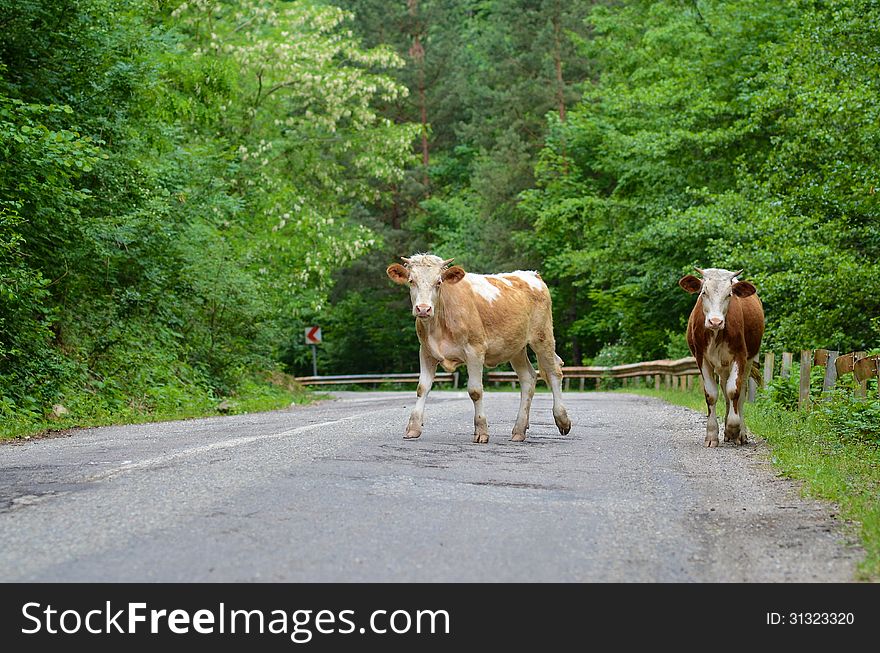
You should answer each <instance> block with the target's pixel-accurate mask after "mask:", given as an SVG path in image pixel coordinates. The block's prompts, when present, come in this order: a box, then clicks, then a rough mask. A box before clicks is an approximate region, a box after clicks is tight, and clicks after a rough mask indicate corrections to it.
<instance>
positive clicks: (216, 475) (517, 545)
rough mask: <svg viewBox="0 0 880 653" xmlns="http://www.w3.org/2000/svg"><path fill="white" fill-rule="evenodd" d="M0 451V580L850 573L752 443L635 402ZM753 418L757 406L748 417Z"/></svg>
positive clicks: (608, 398)
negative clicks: (520, 432)
mask: <svg viewBox="0 0 880 653" xmlns="http://www.w3.org/2000/svg"><path fill="white" fill-rule="evenodd" d="M333 396H334V400H328V401H322V402H319V403H317V404H314V405H311V406H306V407H302V406H297V407H293V408H291V409H288V410H283V411H276V412H271V413H258V414H252V415H240V416H232V417H214V418H208V419H198V420H187V421H179V422H165V423H158V424H144V425H136V426H124V427H106V428H95V429H84V430H76V431H72V432H70V434H69V437H57V438H47V439H38V440H31V441H26V442H21V441H16V442H10V443H5V444H3V445H0V580H2V581H4V582H11V581H22V582H43V581H61V582H73V581H102V582H153V581H162V582H172V581H176V582H191V581H205V582H211V581H231V582H238V581H267V582H272V581H291V582H310V581H325V582H342V581H354V582H360V581H394V582H397V581H401V582H402V581H425V582H445V581H457V582H458V581H460V582H467V581H475V582H508V581H528V582H547V581H572V582H605V581H608V582H842V581H843V582H845V581H851V580H852V579H853V576H854V573H855V568H856V565H857V564H858V562H859V560H860V559H861V558H862V556H863V552H862V551H861V550H860V548H859V547H858V546H857V545H856V544H855V543H854V542H853V540H852V537H853V535H852V529H847V528H846V527H845V525H844V524H841V522H840V521H839V520H837V519H835V517H834V512H835V507H834V506H833V505H831V504H828V503H824V502H818V501H813V500H809V499H805V498H803V497H801V495H800V492H799V486H798V484H797V483H795V482H793V481H791V480H788V479H784V478H780V477H778V476H777V475H776V473H775V472H774V469H773V467H772V466H771V464H770V463H769V455H768V450H767V447H766V446H765V445H764V444H763V443H762V442H757V443H754V442H753V443H750V444H749V445H747V446H745V447H736V446H733V445H730V444H727V443H725V444H722V446H721V447H719V448H718V449H706V448H704V447H703V435H704V424H705V421H704V420H705V418H704V417H703V416H702V415H700V414H698V413H695V412H693V411H691V410H688V409H685V408H680V407H676V406H669V405H667V404H664V403H663V402H661V401H659V400H656V399H651V398H646V397H639V396H635V395H625V394H614V393H566V394H565V401H566V405H567V407H568V411H569V415H570V416H571V417H572V421H573V422H574V427H573V429H572V431H571V433H570V434H569V435H568V436H560V435H559V432H558V431H557V429H556V427H555V425H554V424H553V418H552V415H551V412H550V408H551V397H550V395H549V394H537V395H536V396H535V400H534V402H533V405H532V418H531V428H530V430H529V439H528V440H527V441H526V442H523V443H514V442H511V441H510V431H511V429H512V427H513V421H514V419H515V417H516V408H517V402H518V397H519V395H518V393H511V392H491V390H490V389H489V391H488V392H487V394H486V399H485V405H486V408H487V412H488V416H489V427H490V432H491V438H490V441H489V444H488V445H478V444H473V443H472V442H471V437H472V433H473V421H472V420H473V408H472V403H471V401H470V399H469V398H468V396H467V394H466V393H464V392H433V393H431V396H430V397H429V399H428V404H427V408H426V413H425V428H424V432H423V435H422V437H421V438H420V439H419V440H415V441H404V440H403V432H404V427H405V424H406V419H407V416H408V413H409V410H410V409H411V407H412V405H413V402H414V400H415V393H414V392H405V393H403V392H381V393H379V392H338V393H334V395H333ZM746 420H747V421H748V413H746Z"/></svg>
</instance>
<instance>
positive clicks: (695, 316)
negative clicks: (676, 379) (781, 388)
mask: <svg viewBox="0 0 880 653" xmlns="http://www.w3.org/2000/svg"><path fill="white" fill-rule="evenodd" d="M696 270H697V272H699V273H700V274H701V275H702V276H703V278H702V279H698V278H697V277H695V276H693V275H692V274H688V275H686V276H684V277H682V278H681V279H680V280H679V282H678V285H680V286H681V287H682V288H684V289H685V290H686V291H687V292H689V293H697V292H698V293H700V294H699V296H698V297H697V303H696V304H695V305H694V309H693V310H692V311H691V315H690V319H689V320H688V327H687V342H688V347H690V350H691V353H692V354H693V355H694V357H695V358H696V359H697V366H698V367H699V368H700V375H701V376H702V377H703V388H704V389H705V392H706V406H707V407H708V410H709V421H708V424H707V425H706V441H705V442H706V446H707V447H717V446H718V419H717V418H716V416H715V402H716V401H717V399H718V389H719V386H718V385H716V381H715V375H716V374H718V376H719V377H720V380H721V384H720V388H721V391H722V392H724V396H725V398H726V399H727V417H726V418H725V420H724V441H725V442H728V441H732V442H734V443H736V444H745V443H746V442H747V441H748V436H747V434H746V429H745V425H744V423H743V403H744V402H745V396H746V393H747V387H748V379H749V376H752V375H755V376H757V359H758V351H759V350H760V348H761V338H763V336H764V309H763V308H762V306H761V300H760V299H758V296H757V295H756V294H755V287H754V286H753V285H752V284H750V283H749V282H748V281H740V280H739V279H738V278H737V277H738V276H739V275H740V274H742V270H740V271H738V272H731V271H729V270H720V269H717V268H707V269H705V270H701V269H700V268H696Z"/></svg>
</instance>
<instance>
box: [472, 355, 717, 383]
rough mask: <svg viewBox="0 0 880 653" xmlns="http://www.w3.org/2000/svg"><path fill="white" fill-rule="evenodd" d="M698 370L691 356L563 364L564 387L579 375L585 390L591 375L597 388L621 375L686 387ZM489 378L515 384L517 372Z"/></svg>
mask: <svg viewBox="0 0 880 653" xmlns="http://www.w3.org/2000/svg"><path fill="white" fill-rule="evenodd" d="M699 374H700V370H699V369H698V368H697V361H696V359H695V358H694V357H693V356H688V357H687V358H679V359H676V360H670V359H662V360H655V361H646V362H642V363H627V364H625V365H611V366H602V365H589V366H574V365H572V366H566V367H563V368H562V376H563V378H564V380H563V384H564V389H565V390H569V389H571V380H572V379H580V389H581V390H584V387H585V384H586V380H587V379H594V380H595V382H596V388H597V389H599V388H601V387H602V381H603V380H605V379H609V378H611V379H622V380H623V384H624V385H627V382H628V381H629V380H631V379H637V378H641V379H642V380H643V381H644V382H645V383H646V384H652V383H653V385H654V387H655V388H657V389H658V390H659V389H660V387H661V384H663V385H665V386H666V387H667V388H676V387H677V388H681V389H689V388H691V387H692V386H693V384H694V383H697V379H698V378H699ZM487 376H488V381H489V382H490V383H495V384H496V385H498V384H500V383H504V382H510V383H512V384H513V385H514V386H516V383H517V377H516V372H494V371H493V372H489V374H488V375H487Z"/></svg>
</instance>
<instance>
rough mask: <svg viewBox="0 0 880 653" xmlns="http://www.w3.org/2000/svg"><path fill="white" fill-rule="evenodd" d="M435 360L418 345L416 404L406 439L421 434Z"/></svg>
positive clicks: (434, 369)
mask: <svg viewBox="0 0 880 653" xmlns="http://www.w3.org/2000/svg"><path fill="white" fill-rule="evenodd" d="M437 362H438V361H436V360H434V359H433V358H431V356H429V355H428V353H427V352H426V351H425V348H424V347H419V386H418V387H417V388H416V405H415V406H414V407H413V410H412V413H410V416H409V422H408V423H407V425H406V434H405V435H404V436H403V437H404V439H406V440H413V439H415V438H417V437H419V436H420V435H421V434H422V422H423V421H424V418H425V401H427V399H428V393H429V392H431V386H432V385H434V375H435V374H436V373H437Z"/></svg>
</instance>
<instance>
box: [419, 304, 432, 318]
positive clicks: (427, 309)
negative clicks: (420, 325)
mask: <svg viewBox="0 0 880 653" xmlns="http://www.w3.org/2000/svg"><path fill="white" fill-rule="evenodd" d="M433 310H434V309H433V308H432V307H431V306H429V305H428V304H417V305H416V315H417V316H419V317H427V316H429V315H431V313H432V312H433Z"/></svg>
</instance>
